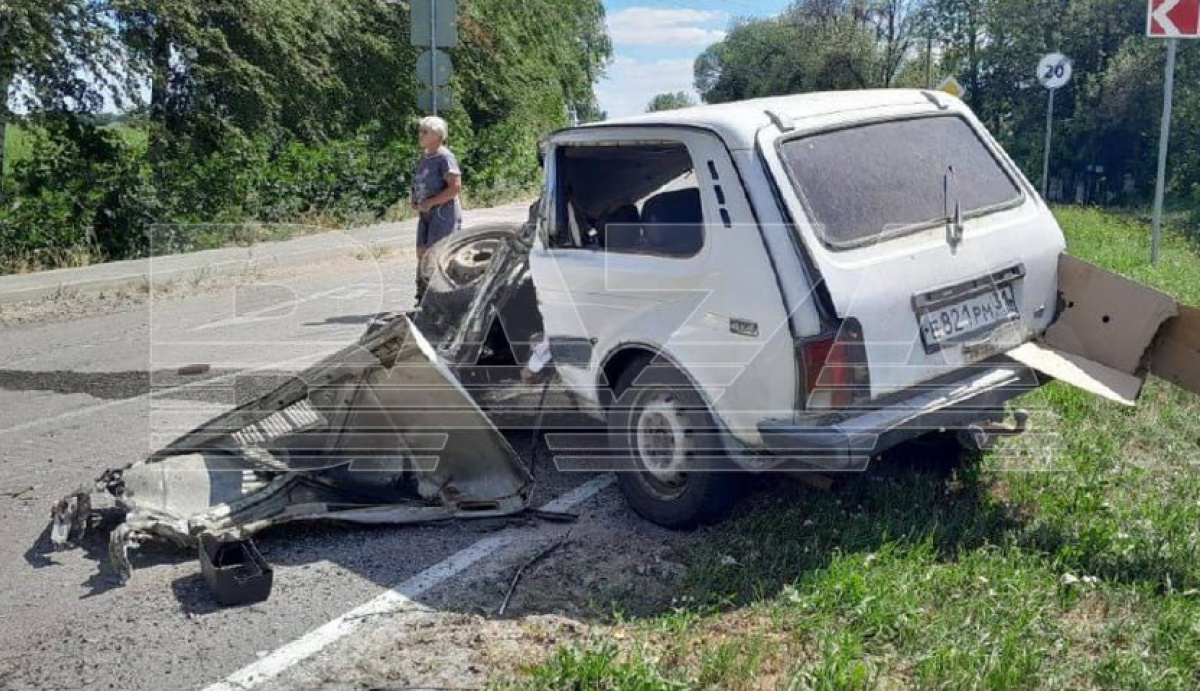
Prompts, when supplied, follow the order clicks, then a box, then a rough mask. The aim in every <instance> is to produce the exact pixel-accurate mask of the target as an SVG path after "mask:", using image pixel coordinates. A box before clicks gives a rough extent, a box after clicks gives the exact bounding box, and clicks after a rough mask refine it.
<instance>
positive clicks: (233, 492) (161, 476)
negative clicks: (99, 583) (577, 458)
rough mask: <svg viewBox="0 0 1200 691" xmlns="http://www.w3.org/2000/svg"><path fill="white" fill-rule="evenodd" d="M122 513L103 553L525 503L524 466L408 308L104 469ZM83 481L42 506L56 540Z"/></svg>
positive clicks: (77, 526)
mask: <svg viewBox="0 0 1200 691" xmlns="http://www.w3.org/2000/svg"><path fill="white" fill-rule="evenodd" d="M94 489H95V491H98V492H103V493H107V494H109V495H111V496H112V497H113V498H114V499H115V502H116V504H117V506H118V507H119V508H122V509H124V510H125V511H126V520H125V523H123V524H122V525H121V526H119V527H118V528H117V529H116V530H114V531H113V533H112V535H111V540H110V553H111V557H112V559H113V561H114V563H115V565H116V566H117V568H118V571H119V572H120V573H122V574H123V575H126V576H127V575H128V573H129V569H130V565H129V558H128V552H129V550H130V548H132V547H135V546H137V545H138V544H139V543H140V542H142V541H144V540H147V539H161V540H167V541H170V542H174V543H176V544H179V545H181V546H187V547H193V548H194V547H195V546H196V545H197V543H198V539H199V536H200V535H215V536H219V537H221V538H222V539H244V538H246V537H249V536H250V535H251V534H253V533H255V532H257V531H259V530H262V529H263V528H266V527H268V526H275V525H280V524H283V523H288V522H291V521H301V520H325V521H345V522H351V523H376V524H403V523H417V522H423V521H432V520H439V519H448V518H457V517H487V516H500V515H507V514H512V513H516V512H519V511H521V510H523V509H525V508H526V506H527V504H528V501H529V495H530V492H531V490H532V477H531V475H530V473H529V470H528V469H527V468H526V467H525V466H524V465H523V463H522V462H521V460H520V459H519V458H518V456H517V454H516V453H515V452H514V451H513V449H512V447H511V446H510V445H509V443H508V441H507V440H506V439H505V438H504V437H503V436H502V435H501V434H500V432H499V431H498V430H497V429H496V428H495V426H493V424H492V423H491V422H490V421H489V420H488V418H487V416H486V415H485V414H484V413H483V411H482V410H481V409H480V408H479V406H478V405H476V403H475V402H474V401H473V400H472V398H471V397H470V395H468V393H467V392H466V390H465V389H464V388H463V387H462V385H461V384H460V383H459V382H458V380H457V379H456V378H455V376H454V374H453V373H452V372H451V370H450V368H449V367H448V366H447V365H446V363H445V362H444V361H442V360H441V359H440V358H439V357H438V355H437V354H436V353H435V351H434V348H433V347H432V346H431V345H430V343H429V342H427V341H426V339H425V338H424V337H423V335H422V334H421V332H420V331H418V330H417V329H416V328H415V327H414V326H413V325H412V323H411V322H410V321H409V319H408V318H407V317H406V316H396V317H392V318H390V319H388V320H386V321H383V322H381V323H376V324H374V325H373V326H372V327H371V328H370V329H368V331H367V333H366V334H365V335H364V336H363V337H362V339H361V340H360V341H359V342H358V343H357V344H355V345H353V346H351V347H348V348H346V349H344V350H342V351H340V352H338V353H336V354H334V355H332V356H330V357H328V358H326V359H325V360H323V361H322V362H320V363H319V364H317V365H315V366H313V367H312V368H310V369H308V370H307V371H305V372H303V373H301V374H300V375H298V376H297V377H296V378H295V379H293V380H292V381H290V382H288V383H287V384H284V385H283V386H281V387H279V388H278V389H276V390H275V391H273V392H272V393H270V394H268V395H266V396H264V397H262V398H260V399H259V400H257V401H254V402H252V403H249V404H247V405H243V406H241V407H239V408H236V409H234V410H232V411H230V412H228V413H225V414H223V415H221V416H219V417H217V418H215V419H213V420H212V421H210V422H208V423H206V424H204V425H202V426H200V427H199V428H197V429H195V430H193V431H192V432H190V433H188V434H186V435H184V436H183V437H181V438H179V439H178V440H176V441H175V442H173V443H172V444H170V445H169V446H167V447H166V448H164V449H162V450H161V451H159V452H157V453H155V454H154V455H152V456H151V457H149V458H148V459H146V460H144V461H141V462H138V463H134V464H131V465H129V466H127V467H125V468H122V469H119V470H110V471H108V472H106V473H105V474H104V475H103V476H101V477H100V478H99V479H98V480H97V481H96V485H95V488H94ZM91 491H92V490H91V489H90V488H89V489H88V490H81V491H80V492H77V493H75V494H73V495H71V496H69V497H67V498H65V499H63V500H62V501H60V502H59V503H58V504H57V505H56V506H55V507H54V510H53V514H52V518H53V525H52V530H51V536H52V540H53V542H54V544H55V546H57V547H62V546H66V545H67V544H69V543H70V542H72V541H73V540H77V539H79V538H80V537H82V534H83V532H84V531H85V530H86V529H87V519H88V515H89V514H90V512H91V504H92V502H91V497H90V494H91Z"/></svg>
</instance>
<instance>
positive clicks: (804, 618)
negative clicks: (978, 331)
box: [499, 208, 1200, 691]
mask: <svg viewBox="0 0 1200 691" xmlns="http://www.w3.org/2000/svg"><path fill="white" fill-rule="evenodd" d="M1057 215H1058V217H1059V220H1060V222H1061V224H1062V225H1063V228H1064V230H1065V231H1066V233H1067V235H1068V239H1069V251H1070V252H1071V253H1073V254H1075V255H1077V256H1080V257H1083V258H1085V259H1088V260H1091V261H1094V262H1097V263H1099V264H1102V265H1105V266H1107V267H1110V268H1112V269H1115V270H1117V271H1119V272H1121V273H1123V274H1126V275H1128V276H1131V277H1133V278H1136V279H1137V280H1140V281H1144V282H1146V283H1149V284H1151V285H1154V286H1156V287H1159V288H1161V289H1163V290H1165V291H1167V292H1170V293H1172V294H1173V295H1175V296H1176V297H1178V298H1180V299H1181V300H1183V301H1186V302H1191V303H1200V271H1197V268H1200V261H1198V260H1200V257H1198V256H1197V249H1196V246H1195V245H1194V244H1193V243H1192V242H1191V241H1189V240H1188V239H1186V238H1184V237H1182V236H1179V235H1176V234H1171V235H1169V236H1168V237H1167V238H1166V241H1165V244H1164V249H1163V254H1162V261H1161V264H1160V265H1159V266H1157V267H1150V266H1149V265H1148V253H1149V249H1148V246H1149V240H1148V238H1149V229H1148V228H1147V226H1146V225H1145V224H1144V223H1141V222H1139V221H1137V220H1134V219H1132V218H1131V217H1118V216H1114V215H1111V214H1106V213H1103V212H1100V211H1095V210H1088V209H1071V208H1067V209H1059V210H1058V211H1057ZM1021 405H1022V406H1023V407H1025V408H1028V409H1030V410H1031V411H1032V412H1033V415H1032V419H1031V424H1032V425H1034V429H1033V431H1031V433H1030V434H1028V435H1026V436H1025V437H1023V438H1020V439H1017V440H1014V441H1012V442H1011V443H1009V444H1007V445H1005V446H1003V447H1001V448H1000V449H999V450H997V451H995V452H992V453H990V454H988V455H986V456H985V457H983V458H982V459H979V460H978V462H976V463H973V464H969V465H967V466H965V467H963V468H960V469H959V470H958V471H956V472H955V473H953V474H952V475H950V476H949V477H947V476H946V475H945V474H944V473H943V474H939V473H935V472H916V471H915V470H914V469H912V468H908V469H902V468H879V469H877V470H875V471H873V472H870V473H868V474H866V475H864V476H859V477H854V478H850V479H848V480H846V481H844V482H842V483H841V484H839V485H838V486H836V487H835V488H834V489H833V490H832V491H828V492H826V491H819V490H815V489H808V488H806V487H801V486H796V487H791V488H788V489H785V490H782V491H774V492H771V493H761V494H759V495H757V496H755V497H753V498H751V499H750V500H748V501H747V502H745V505H744V506H742V507H740V508H739V509H738V510H737V511H736V513H735V515H734V516H733V517H732V518H731V519H730V520H728V521H726V522H724V523H722V524H720V525H717V526H714V527H712V528H710V529H707V530H705V531H702V532H700V533H699V534H697V535H694V536H692V537H691V538H689V539H687V540H686V544H687V545H689V546H688V547H686V548H684V549H683V553H681V554H679V555H678V561H679V562H682V563H684V564H688V565H689V567H688V571H687V573H686V575H684V576H683V577H682V580H681V581H680V583H679V584H677V586H676V587H675V589H674V590H675V592H676V593H677V597H676V598H675V600H674V601H673V603H671V604H663V605H660V606H658V609H657V611H658V612H660V613H659V614H658V615H656V616H645V617H628V616H623V615H622V614H621V612H622V611H626V612H627V611H631V610H630V605H629V603H620V604H617V603H614V605H613V608H612V609H611V610H609V611H608V615H607V616H608V619H607V621H608V623H607V624H606V625H605V627H604V630H603V633H601V634H598V635H597V636H596V637H595V640H594V642H591V643H584V644H573V645H571V646H568V647H562V648H558V649H557V650H551V651H548V653H547V657H546V658H545V659H544V660H542V661H540V662H537V663H533V664H531V665H530V666H527V667H526V668H525V670H524V672H523V673H522V674H521V675H520V676H519V677H518V678H516V679H512V680H507V681H505V682H502V683H501V684H499V685H500V686H504V687H508V686H511V687H512V688H537V689H561V688H603V689H636V690H651V689H680V688H712V689H722V690H725V689H729V690H737V689H776V688H779V689H873V688H885V689H903V688H934V689H947V690H948V691H949V690H953V691H958V690H961V689H997V690H999V689H1020V688H1033V689H1062V688H1072V689H1180V690H1181V691H1182V690H1184V689H1187V690H1194V689H1196V688H1200V554H1198V551H1200V472H1197V471H1198V470H1200V468H1197V466H1196V464H1197V463H1198V462H1200V400H1198V399H1197V398H1196V397H1194V396H1191V395H1190V394H1185V393H1183V392H1181V391H1179V390H1177V389H1174V388H1173V387H1171V386H1170V385H1167V384H1164V383H1162V382H1160V381H1157V380H1154V381H1151V382H1150V384H1149V385H1148V387H1147V390H1146V391H1145V393H1144V394H1143V397H1142V400H1141V402H1140V403H1139V405H1138V406H1137V407H1136V408H1123V407H1120V406H1117V405H1115V404H1110V403H1106V402H1103V401H1101V400H1099V399H1097V398H1095V397H1093V396H1090V395H1088V394H1085V393H1082V392H1079V391H1076V390H1073V389H1071V388H1069V387H1067V386H1064V385H1060V384H1052V385H1050V386H1048V387H1046V388H1044V389H1042V390H1041V391H1039V392H1036V393H1035V394H1033V395H1031V396H1027V397H1026V398H1025V399H1023V400H1022V401H1021ZM910 460H916V461H920V460H922V459H920V458H916V459H910ZM797 485H798V483H797Z"/></svg>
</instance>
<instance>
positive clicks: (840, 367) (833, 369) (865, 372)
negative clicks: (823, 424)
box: [801, 323, 871, 410]
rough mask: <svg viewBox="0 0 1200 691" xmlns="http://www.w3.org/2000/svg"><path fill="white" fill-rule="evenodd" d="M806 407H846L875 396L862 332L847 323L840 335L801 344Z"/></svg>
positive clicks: (854, 325)
mask: <svg viewBox="0 0 1200 691" xmlns="http://www.w3.org/2000/svg"><path fill="white" fill-rule="evenodd" d="M801 357H802V358H803V361H804V393H805V400H806V401H807V405H806V408H808V409H810V410H811V409H814V408H815V409H821V408H844V407H847V406H851V405H854V404H856V403H861V402H863V401H866V400H868V399H869V398H870V396H871V374H870V370H869V369H868V367H867V356H866V348H864V347H863V343H862V329H860V328H858V327H857V323H851V324H844V325H843V326H842V328H841V329H839V331H838V333H837V334H836V335H833V336H829V337H819V338H815V339H813V340H810V341H805V342H804V343H802V344H801Z"/></svg>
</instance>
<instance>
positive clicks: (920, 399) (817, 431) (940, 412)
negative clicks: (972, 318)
mask: <svg viewBox="0 0 1200 691" xmlns="http://www.w3.org/2000/svg"><path fill="white" fill-rule="evenodd" d="M1040 383H1041V382H1040V381H1039V379H1038V377H1037V375H1036V374H1035V373H1034V372H1033V371H1032V370H1030V369H1028V368H1026V367H1024V366H1022V365H1020V364H1017V363H1014V362H1012V361H1010V360H1007V359H1005V360H1004V361H1003V362H1002V363H999V364H997V363H995V362H992V363H989V364H984V365H976V366H974V367H972V368H971V370H970V371H969V373H968V374H967V375H966V376H964V377H961V378H958V379H956V380H954V381H951V382H942V383H937V384H930V385H927V386H925V387H919V388H917V389H915V390H914V392H911V394H910V395H908V396H907V397H905V398H903V399H900V400H895V401H892V402H889V403H888V404H887V405H885V406H882V407H878V408H873V409H870V410H863V411H861V412H856V413H852V414H851V415H850V416H848V417H846V418H844V419H842V420H840V421H838V422H836V423H832V424H829V425H819V426H818V425H805V424H802V423H796V422H793V421H790V420H764V421H762V422H760V423H759V424H758V431H759V433H760V434H761V435H762V440H763V445H764V447H765V450H766V451H767V452H768V453H770V454H772V458H771V459H770V461H769V462H768V463H766V464H765V465H766V466H767V467H769V468H771V469H775V470H791V469H795V470H856V469H862V468H865V467H866V464H867V462H868V461H869V460H870V458H871V457H872V456H875V455H877V454H879V453H882V452H883V451H886V450H887V449H889V448H891V447H893V446H895V445H897V444H899V443H901V442H903V441H906V440H908V439H913V438H915V437H918V436H921V435H922V434H925V433H927V432H935V431H938V430H942V429H962V428H965V427H967V426H968V425H970V424H973V423H977V422H981V421H984V420H998V419H1002V418H1003V417H1004V414H1005V409H1004V404H1005V402H1007V401H1009V400H1011V399H1013V398H1016V397H1017V396H1020V395H1022V394H1025V393H1028V392H1029V391H1031V390H1033V389H1035V388H1037V387H1038V386H1039V385H1040Z"/></svg>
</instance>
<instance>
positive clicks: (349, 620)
mask: <svg viewBox="0 0 1200 691" xmlns="http://www.w3.org/2000/svg"><path fill="white" fill-rule="evenodd" d="M613 481H614V478H613V477H612V476H611V475H605V476H602V477H598V478H595V479H593V480H589V481H587V482H585V483H584V484H582V485H580V486H578V487H576V488H575V489H573V490H571V491H570V492H567V493H566V494H563V495H562V496H560V497H558V498H557V499H555V500H553V501H551V502H549V503H547V504H545V505H543V506H542V510H544V511H568V510H570V509H572V508H574V507H575V506H578V505H579V504H581V503H583V502H585V501H587V500H588V499H590V498H592V497H594V496H596V495H597V494H599V493H600V491H601V490H603V489H604V488H606V487H608V486H609V485H611V484H612V483H613ZM518 537H519V533H517V532H516V531H513V532H510V533H507V534H503V535H497V536H495V537H489V538H484V539H483V540H480V541H479V542H476V543H475V544H473V545H471V546H470V547H467V548H466V549H463V550H462V551H460V552H457V553H455V554H453V555H451V556H450V557H447V558H446V559H445V560H443V561H441V562H438V563H437V564H434V565H433V566H431V567H429V568H428V569H425V570H424V571H422V572H421V573H419V574H417V575H415V576H413V577H412V578H410V579H408V580H406V581H404V582H402V583H399V584H397V585H395V586H393V587H392V588H391V589H389V590H387V591H386V592H384V593H383V594H382V595H380V596H378V597H376V598H375V599H373V600H371V601H370V602H367V603H366V604H363V605H360V606H359V607H356V608H354V609H353V610H350V611H349V612H347V613H345V614H343V615H341V616H340V617H338V618H336V619H334V620H333V621H330V622H329V623H327V624H324V625H323V626H321V627H319V628H316V629H313V630H312V631H310V632H308V633H307V634H305V635H304V636H302V637H300V638H298V639H296V640H294V641H292V642H291V643H288V644H286V645H284V646H283V647H281V648H278V649H276V650H275V651H274V652H272V653H270V654H269V655H267V656H266V657H264V658H262V659H260V660H258V661H257V662H254V663H251V664H250V665H247V666H246V667H243V668H242V669H240V670H238V671H236V672H234V673H233V674H231V675H229V676H228V677H226V678H225V680H224V681H221V682H218V683H216V684H213V685H212V686H209V687H207V688H206V689H205V690H204V691H247V689H252V688H254V687H256V686H258V685H259V684H262V683H264V682H267V681H270V680H271V679H274V678H275V677H277V676H279V675H280V674H282V673H283V672H285V671H287V670H288V669H289V668H291V667H293V666H295V665H296V664H297V663H300V662H302V661H304V660H305V659H307V658H309V657H311V656H313V655H315V654H316V653H318V652H320V651H321V650H323V649H324V648H326V647H328V646H329V645H331V644H333V643H335V642H337V641H339V640H341V639H342V638H345V637H346V636H348V635H350V634H351V633H353V632H354V631H356V630H357V629H358V628H359V627H360V626H362V624H363V622H364V620H365V619H367V618H368V617H371V616H373V615H378V614H387V613H392V612H396V611H398V610H405V609H420V608H422V607H423V606H422V605H420V604H419V603H416V602H414V601H413V598H417V597H420V596H421V595H422V594H424V593H425V592H427V591H429V590H432V589H433V588H434V587H436V586H438V585H440V584H442V583H444V582H445V581H447V580H449V579H451V578H453V577H454V576H457V575H458V574H460V573H462V572H463V571H465V570H466V569H467V568H469V567H470V566H472V565H474V564H476V563H477V562H479V561H480V560H482V559H484V558H486V557H488V556H491V555H492V554H494V553H496V552H497V551H499V550H500V549H501V548H503V547H505V546H507V545H509V544H511V543H512V542H514V541H515V540H516V539H517V538H518Z"/></svg>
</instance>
